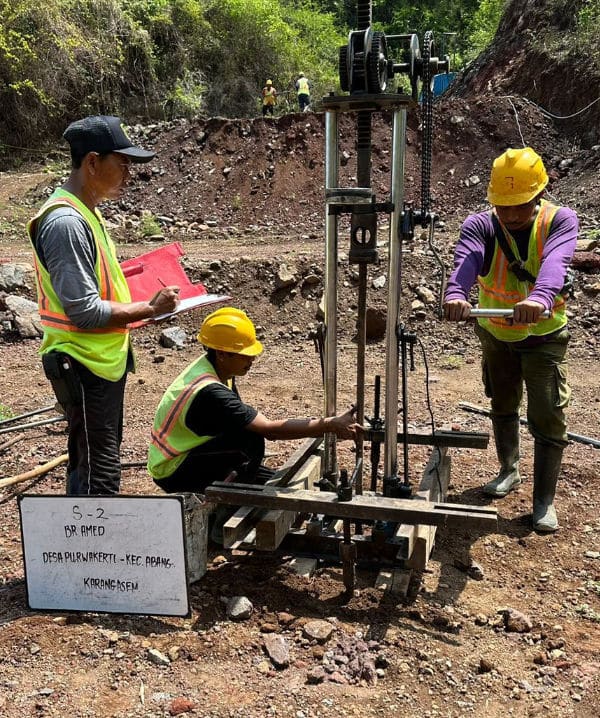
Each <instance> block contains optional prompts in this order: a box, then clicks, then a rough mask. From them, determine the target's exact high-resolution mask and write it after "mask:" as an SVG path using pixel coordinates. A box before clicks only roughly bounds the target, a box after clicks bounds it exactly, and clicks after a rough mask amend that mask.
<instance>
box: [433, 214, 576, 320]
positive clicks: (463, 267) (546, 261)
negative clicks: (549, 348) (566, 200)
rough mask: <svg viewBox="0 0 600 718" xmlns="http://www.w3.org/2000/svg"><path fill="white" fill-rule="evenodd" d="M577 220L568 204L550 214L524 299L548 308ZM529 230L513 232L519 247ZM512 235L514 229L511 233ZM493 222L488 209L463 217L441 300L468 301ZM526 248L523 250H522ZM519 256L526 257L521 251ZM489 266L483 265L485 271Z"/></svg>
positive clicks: (566, 262)
mask: <svg viewBox="0 0 600 718" xmlns="http://www.w3.org/2000/svg"><path fill="white" fill-rule="evenodd" d="M578 231H579V221H578V219H577V215H576V214H575V212H574V211H573V210H572V209H569V208H568V207H560V208H559V210H558V211H557V213H556V214H555V215H554V219H553V220H552V224H551V226H550V233H549V235H548V238H547V240H546V243H545V244H544V251H543V252H542V260H541V265H540V271H539V274H538V276H537V279H536V281H535V285H534V287H533V289H532V290H531V293H530V295H529V297H528V299H531V300H532V301H535V302H539V303H540V304H541V305H542V306H543V307H544V308H545V309H551V308H552V306H553V304H554V298H555V297H556V295H557V294H558V292H559V291H560V290H561V289H562V287H563V284H564V281H565V275H566V272H567V268H568V266H569V264H570V262H571V259H572V257H573V252H574V251H575V247H576V244H577V234H578ZM529 232H530V230H527V232H524V233H521V234H522V236H521V237H518V236H515V240H516V241H517V246H518V247H519V251H520V252H522V251H523V250H522V247H523V246H524V247H526V246H527V244H526V242H527V239H528V236H529ZM515 235H516V233H515ZM494 236H495V231H494V225H493V223H492V218H491V215H490V213H489V212H479V213H478V214H472V215H469V216H468V217H467V219H466V220H465V221H464V222H463V225H462V227H461V228H460V237H459V240H458V244H457V245H456V250H455V252H454V269H453V270H452V274H451V275H450V279H449V280H448V284H447V287H446V294H445V300H446V301H451V300H453V299H464V300H465V301H468V298H469V292H470V290H471V287H472V286H473V285H474V284H475V282H476V281H477V277H478V276H479V275H481V274H482V270H484V259H487V260H488V262H489V261H490V260H491V256H490V257H488V258H486V257H485V248H486V245H487V246H493V243H494ZM525 251H526V250H525ZM521 257H522V259H523V260H525V259H526V257H525V256H524V255H523V254H521ZM488 271H489V267H486V268H485V273H486V274H487V272H488Z"/></svg>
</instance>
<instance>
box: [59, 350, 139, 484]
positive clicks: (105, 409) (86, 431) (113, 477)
mask: <svg viewBox="0 0 600 718" xmlns="http://www.w3.org/2000/svg"><path fill="white" fill-rule="evenodd" d="M71 365H72V367H73V370H74V372H75V374H76V375H77V378H78V380H79V383H80V386H81V403H80V404H77V405H72V404H69V403H66V402H65V404H66V405H64V409H65V412H66V415H67V420H68V431H69V442H68V451H69V463H68V468H67V495H68V496H82V495H83V496H85V495H93V494H116V493H118V491H119V485H120V481H121V459H120V455H119V448H120V446H121V440H122V438H123V398H124V394H125V382H126V379H127V373H125V374H124V375H123V377H122V378H121V379H119V381H114V382H113V381H108V380H107V379H101V378H100V377H99V376H96V375H95V374H93V373H92V372H91V371H90V370H89V369H86V367H84V366H83V364H80V363H79V362H77V361H75V360H73V359H71ZM55 391H56V390H55Z"/></svg>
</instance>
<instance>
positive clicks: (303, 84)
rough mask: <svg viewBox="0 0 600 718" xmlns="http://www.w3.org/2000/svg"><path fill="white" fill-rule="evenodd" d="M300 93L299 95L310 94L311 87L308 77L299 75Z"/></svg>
mask: <svg viewBox="0 0 600 718" xmlns="http://www.w3.org/2000/svg"><path fill="white" fill-rule="evenodd" d="M298 94H299V95H308V94H310V91H309V88H308V80H307V79H306V77H299V78H298Z"/></svg>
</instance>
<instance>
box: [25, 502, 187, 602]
mask: <svg viewBox="0 0 600 718" xmlns="http://www.w3.org/2000/svg"><path fill="white" fill-rule="evenodd" d="M19 511H20V514H21V533H22V538H23V561H24V564H25V578H26V584H27V602H28V605H29V607H30V608H32V609H53V610H63V611H64V610H67V611H93V612H107V613H141V614H147V615H156V616H188V615H189V614H190V609H189V597H188V583H187V576H186V555H185V533H184V532H185V529H184V519H183V499H182V497H180V496H166V497H162V496H40V495H23V496H20V497H19Z"/></svg>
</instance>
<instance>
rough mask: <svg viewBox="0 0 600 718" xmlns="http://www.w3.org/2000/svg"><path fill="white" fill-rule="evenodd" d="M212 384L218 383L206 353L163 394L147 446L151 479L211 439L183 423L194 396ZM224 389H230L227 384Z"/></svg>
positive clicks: (161, 475)
mask: <svg viewBox="0 0 600 718" xmlns="http://www.w3.org/2000/svg"><path fill="white" fill-rule="evenodd" d="M214 382H219V383H222V382H221V380H220V379H219V377H218V375H217V372H216V371H215V369H214V367H213V365H212V364H211V363H210V362H209V361H208V359H207V357H206V354H203V355H202V356H201V357H199V358H198V359H196V361H195V362H192V363H191V364H190V365H189V366H187V367H186V368H185V369H184V370H183V371H182V372H181V374H180V375H179V376H178V377H177V378H176V379H175V380H174V381H173V383H172V384H171V385H170V386H169V388H168V389H167V390H166V392H165V393H164V395H163V397H162V399H161V400H160V403H159V405H158V408H157V410H156V415H155V417H154V425H153V427H152V434H151V437H152V438H151V442H150V446H149V447H148V472H149V473H150V476H152V477H153V478H154V479H159V480H160V479H164V478H166V477H167V476H171V475H172V474H173V473H174V472H175V470H176V469H177V467H178V466H179V465H180V464H181V463H182V462H183V461H184V460H185V458H186V456H187V454H188V452H189V451H191V450H192V449H194V448H196V447H197V446H202V444H205V443H206V442H207V441H210V439H213V438H214V436H199V435H198V434H196V433H195V432H193V431H192V430H191V429H189V428H188V427H187V426H186V423H185V420H186V416H187V413H188V410H189V408H190V406H191V405H192V402H193V401H194V398H195V397H196V394H197V393H198V392H199V391H200V390H201V389H204V387H205V386H208V385H209V384H213V383H214ZM226 386H228V387H229V388H231V386H230V383H227V384H226Z"/></svg>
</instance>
